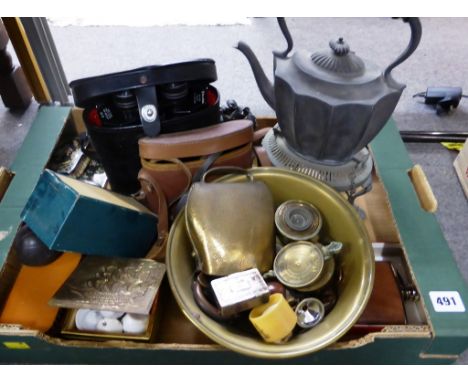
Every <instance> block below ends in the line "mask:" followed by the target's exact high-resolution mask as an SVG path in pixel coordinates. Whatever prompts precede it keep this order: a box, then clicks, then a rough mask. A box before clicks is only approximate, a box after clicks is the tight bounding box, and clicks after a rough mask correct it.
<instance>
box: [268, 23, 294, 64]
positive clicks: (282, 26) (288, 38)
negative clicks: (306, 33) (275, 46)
mask: <svg viewBox="0 0 468 382" xmlns="http://www.w3.org/2000/svg"><path fill="white" fill-rule="evenodd" d="M276 20H278V25H279V27H280V29H281V33H283V36H284V38H285V39H286V42H287V43H288V47H287V48H286V50H285V51H284V52H279V51H274V52H273V55H274V56H275V57H279V58H286V57H287V55H288V54H289V52H290V51H291V50H292V49H293V46H294V42H293V39H292V37H291V33H289V29H288V26H287V25H286V20H285V19H284V17H277V18H276Z"/></svg>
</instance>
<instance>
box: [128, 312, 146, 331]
mask: <svg viewBox="0 0 468 382" xmlns="http://www.w3.org/2000/svg"><path fill="white" fill-rule="evenodd" d="M148 322H149V315H147V314H133V313H127V314H126V315H125V316H124V317H123V318H122V324H123V330H124V332H125V333H132V334H141V333H144V332H145V331H146V328H147V327H148Z"/></svg>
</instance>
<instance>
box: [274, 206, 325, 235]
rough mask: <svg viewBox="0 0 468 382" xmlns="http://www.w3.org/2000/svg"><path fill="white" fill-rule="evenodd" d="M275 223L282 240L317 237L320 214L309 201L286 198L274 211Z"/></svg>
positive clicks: (320, 226)
mask: <svg viewBox="0 0 468 382" xmlns="http://www.w3.org/2000/svg"><path fill="white" fill-rule="evenodd" d="M275 224H276V228H277V229H278V231H279V233H280V234H281V237H282V239H283V241H284V242H290V241H298V240H312V241H315V240H317V239H318V234H319V232H320V229H321V228H322V215H321V214H320V212H319V210H318V209H317V208H316V207H315V206H314V205H312V204H311V203H307V202H304V201H302V200H288V201H286V202H284V203H282V204H281V205H280V206H279V207H278V208H277V209H276V212H275Z"/></svg>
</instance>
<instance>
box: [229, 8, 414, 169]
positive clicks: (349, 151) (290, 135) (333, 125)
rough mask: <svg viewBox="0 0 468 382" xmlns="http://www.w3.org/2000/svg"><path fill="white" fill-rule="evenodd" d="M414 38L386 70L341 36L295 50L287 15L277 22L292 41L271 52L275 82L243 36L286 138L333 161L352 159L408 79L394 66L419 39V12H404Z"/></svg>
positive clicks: (312, 155)
mask: <svg viewBox="0 0 468 382" xmlns="http://www.w3.org/2000/svg"><path fill="white" fill-rule="evenodd" d="M403 21H404V22H407V23H408V24H409V26H410V28H411V38H410V42H409V44H408V46H407V47H406V49H405V51H404V52H403V53H402V54H401V55H400V56H399V57H398V58H397V59H396V60H395V61H394V62H393V63H391V64H390V65H389V66H388V67H387V68H386V69H385V70H384V71H382V70H380V69H379V68H378V67H377V66H376V65H375V64H373V63H372V62H369V61H364V60H363V59H361V58H360V57H358V56H357V55H356V54H355V53H354V52H352V51H351V50H350V47H349V45H348V44H347V43H346V42H345V41H344V39H343V38H339V39H337V40H332V41H330V44H329V45H330V50H328V51H322V52H317V53H309V52H305V51H296V52H294V53H293V54H291V55H290V54H289V53H290V52H291V51H292V49H293V41H292V38H291V35H290V33H289V30H288V28H287V25H286V22H285V20H284V18H282V17H279V18H278V23H279V26H280V29H281V31H282V33H283V36H284V37H285V39H286V41H287V43H288V47H287V49H286V50H285V51H284V52H273V55H274V84H272V83H271V82H270V81H269V80H268V78H267V76H266V75H265V72H264V71H263V69H262V67H261V66H260V63H259V62H258V59H257V57H256V56H255V54H254V53H253V51H252V49H251V48H250V47H249V46H248V45H247V44H245V43H244V42H239V43H238V46H237V49H239V50H240V51H241V52H242V53H243V54H244V55H245V56H246V57H247V59H248V61H249V63H250V66H251V67H252V70H253V73H254V76H255V80H256V81H257V85H258V87H259V88H260V92H261V94H262V96H263V98H264V99H265V101H266V102H267V103H268V104H269V105H270V106H271V107H272V108H273V109H274V110H275V111H276V115H277V119H278V124H279V128H278V129H277V133H278V134H281V135H282V136H283V137H284V138H285V140H286V142H287V144H288V145H289V146H290V148H292V149H293V150H295V151H296V152H297V153H299V154H300V155H302V156H304V157H306V158H307V159H309V160H311V161H319V162H322V163H327V164H330V165H334V164H340V163H344V162H347V161H349V160H350V159H351V158H352V157H353V155H354V154H356V153H357V152H359V151H360V150H361V149H362V148H364V147H365V146H366V145H367V144H368V143H369V142H370V141H371V140H372V139H373V138H374V137H375V136H376V135H377V133H378V132H379V131H380V130H381V129H382V128H383V126H384V125H385V123H386V122H387V121H388V119H389V118H390V116H391V115H392V113H393V111H394V109H395V107H396V105H397V103H398V100H399V99H400V96H401V93H402V91H403V89H404V88H405V85H403V84H400V83H398V82H397V81H395V80H394V79H393V78H392V75H391V72H392V70H393V69H394V68H395V67H396V66H398V65H399V64H401V63H402V62H403V61H405V60H406V59H407V58H408V57H409V56H411V54H412V53H413V52H414V51H415V49H416V48H417V47H418V45H419V41H420V40H421V34H422V28H421V23H420V21H419V19H418V18H415V17H405V18H403Z"/></svg>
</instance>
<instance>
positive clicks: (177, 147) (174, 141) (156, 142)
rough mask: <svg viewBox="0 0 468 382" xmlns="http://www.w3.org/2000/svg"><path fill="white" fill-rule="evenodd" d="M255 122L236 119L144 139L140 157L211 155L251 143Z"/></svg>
mask: <svg viewBox="0 0 468 382" xmlns="http://www.w3.org/2000/svg"><path fill="white" fill-rule="evenodd" d="M252 139H253V123H252V121H250V120H245V119H242V120H236V121H228V122H223V123H218V124H216V125H212V126H208V127H203V128H201V129H195V130H189V131H184V132H179V133H171V134H162V135H160V136H158V137H155V138H149V137H145V138H141V139H140V140H139V142H138V144H139V150H140V157H141V158H144V159H170V158H189V157H194V156H203V155H209V154H213V153H216V152H221V151H225V150H229V149H233V148H236V147H238V146H241V145H244V144H246V143H249V142H251V141H252Z"/></svg>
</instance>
